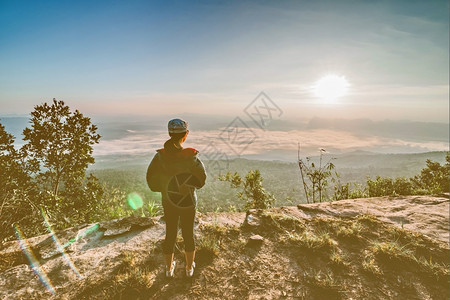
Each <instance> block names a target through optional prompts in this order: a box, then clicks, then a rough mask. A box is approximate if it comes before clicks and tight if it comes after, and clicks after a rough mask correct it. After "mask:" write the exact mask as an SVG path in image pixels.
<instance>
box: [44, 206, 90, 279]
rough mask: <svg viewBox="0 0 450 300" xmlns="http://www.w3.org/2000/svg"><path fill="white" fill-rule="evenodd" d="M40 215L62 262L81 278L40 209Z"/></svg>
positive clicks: (45, 215)
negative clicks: (61, 257) (62, 259)
mask: <svg viewBox="0 0 450 300" xmlns="http://www.w3.org/2000/svg"><path fill="white" fill-rule="evenodd" d="M41 214H42V217H43V218H44V222H45V226H46V227H47V230H48V231H49V232H50V233H51V235H52V239H53V242H54V243H55V245H56V250H57V251H58V252H59V253H61V254H62V256H63V258H64V260H65V261H66V263H67V264H68V265H69V267H70V268H71V269H72V271H73V272H74V273H75V274H76V275H77V276H78V278H83V276H81V274H80V272H79V271H78V269H77V267H76V266H75V265H74V263H73V262H72V259H71V258H70V257H69V256H68V255H67V254H66V252H65V251H64V247H63V246H62V245H61V243H60V242H59V239H58V237H57V236H56V235H55V232H54V231H53V229H52V228H51V226H50V222H49V221H48V217H47V214H46V213H45V212H44V210H43V209H41Z"/></svg>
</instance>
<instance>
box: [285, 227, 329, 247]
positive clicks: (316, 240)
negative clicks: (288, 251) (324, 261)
mask: <svg viewBox="0 0 450 300" xmlns="http://www.w3.org/2000/svg"><path fill="white" fill-rule="evenodd" d="M286 240H287V241H288V242H290V243H292V244H294V245H296V246H298V247H301V248H304V249H306V250H310V251H312V252H314V251H318V250H323V249H332V248H335V247H336V246H337V242H336V241H335V240H333V239H332V238H330V235H329V234H328V233H327V232H319V233H317V234H316V233H314V232H311V231H304V232H303V233H301V234H298V233H287V236H286Z"/></svg>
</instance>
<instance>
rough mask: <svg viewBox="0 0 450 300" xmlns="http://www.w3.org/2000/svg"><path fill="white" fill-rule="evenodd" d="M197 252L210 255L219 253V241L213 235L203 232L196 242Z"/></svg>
mask: <svg viewBox="0 0 450 300" xmlns="http://www.w3.org/2000/svg"><path fill="white" fill-rule="evenodd" d="M197 248H198V251H204V252H205V253H207V254H210V255H217V254H218V253H219V252H220V239H219V238H218V237H217V236H216V235H215V234H213V233H208V232H205V233H203V234H202V235H201V236H200V238H198V240H197Z"/></svg>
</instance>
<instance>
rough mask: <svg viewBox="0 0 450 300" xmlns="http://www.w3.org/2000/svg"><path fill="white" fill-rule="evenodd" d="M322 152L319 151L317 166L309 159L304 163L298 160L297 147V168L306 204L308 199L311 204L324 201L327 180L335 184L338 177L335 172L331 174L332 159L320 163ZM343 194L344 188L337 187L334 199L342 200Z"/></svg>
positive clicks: (333, 167) (344, 192)
mask: <svg viewBox="0 0 450 300" xmlns="http://www.w3.org/2000/svg"><path fill="white" fill-rule="evenodd" d="M324 152H325V150H323V149H320V157H319V165H318V166H317V165H316V164H315V163H314V162H311V159H310V158H309V157H307V158H306V162H304V161H303V160H302V159H300V146H299V157H298V166H299V168H300V173H301V175H302V183H303V188H304V190H305V194H306V202H308V203H309V199H311V200H312V202H313V203H315V202H316V201H317V200H318V201H319V202H322V201H323V200H325V199H326V196H325V192H326V189H327V187H328V184H329V180H331V181H333V182H335V181H336V180H337V178H338V176H339V175H338V173H337V172H334V173H333V170H334V169H335V166H334V164H333V163H331V160H332V159H330V160H329V161H328V162H327V163H326V164H323V163H322V158H323V153H324ZM333 176H334V177H333ZM305 178H306V180H305ZM347 193H348V191H347ZM345 194H346V190H345V186H340V187H339V186H338V188H337V190H336V191H335V197H338V198H340V199H342V198H341V197H343V196H345Z"/></svg>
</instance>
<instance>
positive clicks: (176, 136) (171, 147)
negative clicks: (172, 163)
mask: <svg viewBox="0 0 450 300" xmlns="http://www.w3.org/2000/svg"><path fill="white" fill-rule="evenodd" d="M169 135H170V139H168V140H167V141H166V142H165V143H164V149H165V150H166V151H167V152H170V153H173V152H177V151H179V150H180V149H178V148H177V147H175V143H176V142H178V141H179V140H181V139H182V138H183V137H184V136H185V135H186V131H185V132H180V133H172V132H169Z"/></svg>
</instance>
